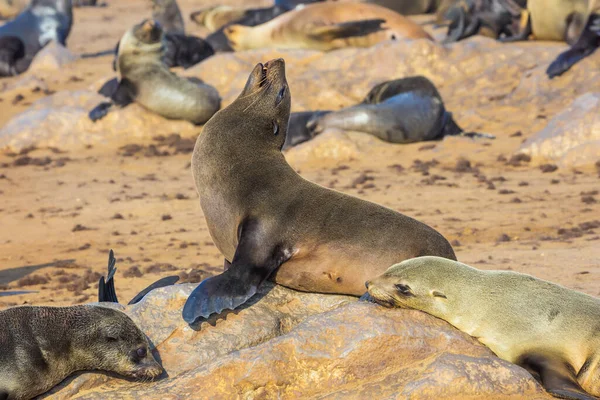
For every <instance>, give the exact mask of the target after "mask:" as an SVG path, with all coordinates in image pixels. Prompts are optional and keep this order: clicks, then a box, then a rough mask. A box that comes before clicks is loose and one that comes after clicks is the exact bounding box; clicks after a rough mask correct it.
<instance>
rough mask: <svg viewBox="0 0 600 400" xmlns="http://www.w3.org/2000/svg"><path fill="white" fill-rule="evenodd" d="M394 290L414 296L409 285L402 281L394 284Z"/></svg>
mask: <svg viewBox="0 0 600 400" xmlns="http://www.w3.org/2000/svg"><path fill="white" fill-rule="evenodd" d="M394 286H396V290H398V293H400V294H401V295H403V296H414V294H413V292H412V290H411V289H410V286H408V285H404V284H402V283H398V284H396V285H394Z"/></svg>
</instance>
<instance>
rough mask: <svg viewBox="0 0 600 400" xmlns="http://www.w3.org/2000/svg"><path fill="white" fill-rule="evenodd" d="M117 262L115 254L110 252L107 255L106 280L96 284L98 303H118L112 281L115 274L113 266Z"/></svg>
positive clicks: (102, 279)
mask: <svg viewBox="0 0 600 400" xmlns="http://www.w3.org/2000/svg"><path fill="white" fill-rule="evenodd" d="M116 263H117V260H116V258H115V253H114V252H113V251H112V249H111V250H110V252H109V253H108V273H107V274H106V279H104V277H101V278H100V282H98V301H99V302H110V303H118V302H119V300H118V299H117V293H116V292H115V280H114V279H113V278H114V276H115V272H117V268H116V267H115V264H116Z"/></svg>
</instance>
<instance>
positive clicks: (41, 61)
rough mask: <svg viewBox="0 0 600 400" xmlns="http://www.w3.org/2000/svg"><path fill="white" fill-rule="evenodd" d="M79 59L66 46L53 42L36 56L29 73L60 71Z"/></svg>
mask: <svg viewBox="0 0 600 400" xmlns="http://www.w3.org/2000/svg"><path fill="white" fill-rule="evenodd" d="M77 58H78V57H77V56H76V55H75V54H73V53H71V51H69V49H67V48H66V47H65V46H63V45H61V44H60V43H57V42H55V41H52V42H50V43H49V44H48V45H46V47H44V48H43V49H42V50H40V52H39V53H37V54H36V55H35V58H34V59H33V61H32V62H31V65H30V66H29V69H28V72H29V73H30V74H36V73H39V72H49V71H59V70H60V69H61V68H62V67H64V66H65V65H67V64H70V63H72V62H74V61H75V60H77Z"/></svg>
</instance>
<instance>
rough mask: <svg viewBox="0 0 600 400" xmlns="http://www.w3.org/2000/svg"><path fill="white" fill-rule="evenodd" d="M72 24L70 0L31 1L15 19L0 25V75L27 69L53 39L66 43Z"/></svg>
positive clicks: (15, 73) (10, 74)
mask: <svg viewBox="0 0 600 400" xmlns="http://www.w3.org/2000/svg"><path fill="white" fill-rule="evenodd" d="M72 24H73V6H72V3H71V0H32V1H31V4H30V6H29V7H28V8H27V9H26V10H25V11H23V12H22V13H21V14H19V15H18V16H17V17H16V18H15V19H14V20H12V21H10V22H7V23H6V24H4V25H2V26H0V39H1V40H0V77H1V76H12V75H17V74H20V73H22V72H24V71H25V70H27V68H29V65H30V64H31V61H32V60H33V57H34V56H35V55H36V54H37V53H38V52H39V51H40V50H41V49H42V48H44V46H46V45H47V44H48V43H49V42H50V41H52V40H54V41H56V42H58V43H60V44H62V45H63V46H66V41H67V37H68V36H69V33H70V32H71V26H72ZM19 42H20V43H19Z"/></svg>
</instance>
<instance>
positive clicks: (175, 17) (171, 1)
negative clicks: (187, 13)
mask: <svg viewBox="0 0 600 400" xmlns="http://www.w3.org/2000/svg"><path fill="white" fill-rule="evenodd" d="M152 19H153V20H155V21H156V22H158V23H159V24H160V25H161V26H162V28H163V30H164V31H165V32H166V33H178V34H181V35H183V34H185V25H184V23H183V17H182V16H181V11H180V10H179V6H178V5H177V1H176V0H152Z"/></svg>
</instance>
